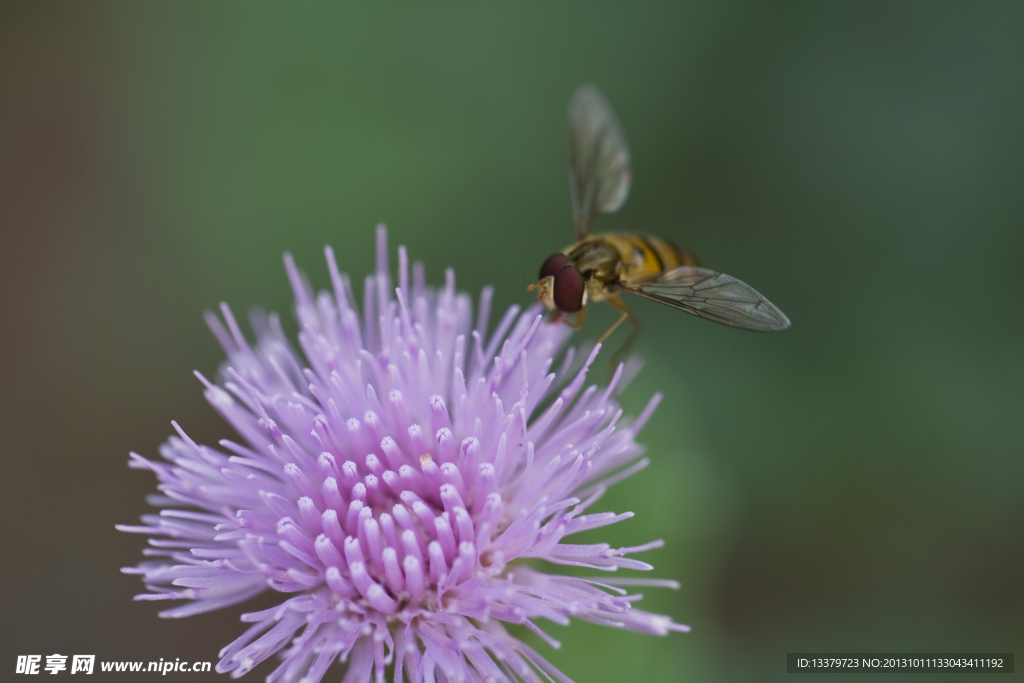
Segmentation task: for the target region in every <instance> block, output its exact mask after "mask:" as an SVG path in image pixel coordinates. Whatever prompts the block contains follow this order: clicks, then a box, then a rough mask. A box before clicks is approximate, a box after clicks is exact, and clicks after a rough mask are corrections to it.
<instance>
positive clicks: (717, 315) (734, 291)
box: [624, 266, 789, 332]
mask: <svg viewBox="0 0 1024 683" xmlns="http://www.w3.org/2000/svg"><path fill="white" fill-rule="evenodd" d="M624 286H625V288H626V290H627V291H630V292H632V293H634V294H639V295H640V296H643V297H646V298H648V299H654V300H655V301H659V302H661V303H663V304H667V305H668V306H672V307H673V308H678V309H680V310H682V311H686V312H687V313H692V314H693V315H698V316H700V317H701V318H706V319H708V320H713V321H715V322H717V323H722V324H724V325H730V326H732V327H739V328H741V329H744V330H754V331H756V332H774V331H777V330H784V329H786V328H787V327H789V318H787V317H786V314H785V313H783V312H782V311H780V310H779V309H778V308H777V307H776V306H775V304H773V303H772V302H770V301H768V299H765V298H764V297H763V296H761V294H759V293H758V292H757V290H755V289H754V288H753V287H751V286H750V285H748V284H746V283H745V282H741V281H740V280H737V279H736V278H734V277H732V276H731V275H726V274H724V273H716V272H715V271H713V270H708V269H707V268H695V267H693V266H682V267H680V268H676V269H674V270H670V271H667V272H664V273H662V274H661V275H659V276H658V277H657V278H656V279H654V280H650V281H648V282H638V283H633V284H626V285H624Z"/></svg>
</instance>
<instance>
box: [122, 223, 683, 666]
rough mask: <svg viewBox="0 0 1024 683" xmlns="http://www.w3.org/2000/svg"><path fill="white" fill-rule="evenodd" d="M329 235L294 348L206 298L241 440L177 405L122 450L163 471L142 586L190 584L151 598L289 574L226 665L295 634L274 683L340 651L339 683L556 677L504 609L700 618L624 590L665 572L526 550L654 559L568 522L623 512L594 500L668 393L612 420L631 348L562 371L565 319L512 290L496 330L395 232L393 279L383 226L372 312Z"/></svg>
mask: <svg viewBox="0 0 1024 683" xmlns="http://www.w3.org/2000/svg"><path fill="white" fill-rule="evenodd" d="M326 255H327V262H328V266H329V268H330V275H331V281H332V283H333V292H331V293H328V292H321V293H320V294H319V295H314V293H313V291H312V289H311V288H310V286H309V284H308V282H307V281H306V280H305V279H304V277H303V276H302V275H301V274H300V273H299V271H298V270H297V269H296V267H295V264H294V262H293V261H292V259H291V256H290V255H285V266H286V268H287V271H288V278H289V280H290V281H291V285H292V288H293V289H294V291H295V298H296V307H297V315H298V321H299V324H300V327H301V331H300V333H299V347H300V348H301V353H300V352H298V351H296V350H295V349H294V348H292V346H291V345H290V344H289V342H288V340H287V339H286V337H285V335H284V333H283V332H282V329H281V325H280V322H279V320H278V319H277V318H276V317H275V316H273V315H271V316H269V317H267V316H262V315H254V317H253V327H254V328H255V331H256V336H257V340H258V341H257V344H256V345H255V346H250V344H249V343H248V342H247V341H246V339H245V337H244V336H243V334H242V331H241V329H240V328H239V326H238V324H237V322H236V321H235V319H234V317H233V316H232V314H231V311H230V310H229V309H228V307H227V306H226V305H222V307H221V313H222V315H223V319H224V320H223V322H222V321H221V320H220V319H219V318H217V317H216V316H214V315H213V314H212V313H209V314H207V322H208V323H209V325H210V327H211V328H212V330H213V332H214V334H215V335H216V337H217V339H218V340H219V341H220V343H221V345H222V346H223V347H224V350H225V351H226V352H227V355H228V363H227V365H226V367H225V369H224V371H223V373H222V383H221V384H220V385H218V384H215V383H213V382H210V381H208V380H207V379H205V378H204V377H203V376H202V375H199V373H196V374H197V376H198V377H199V379H200V381H202V382H203V384H204V385H205V387H206V391H205V395H206V398H207V400H208V401H209V402H210V404H211V405H212V406H213V407H214V409H216V410H217V411H218V412H219V413H220V414H221V415H222V416H223V417H224V419H225V420H227V421H228V423H229V424H230V425H231V426H232V427H233V428H234V429H235V430H236V431H237V433H238V434H239V435H240V436H241V439H240V441H241V442H235V441H229V440H223V441H221V442H220V446H221V449H216V448H212V447H209V446H201V445H199V444H196V443H195V442H194V441H192V439H190V438H189V437H188V436H187V435H186V433H185V432H184V430H182V429H181V428H180V427H179V426H178V425H177V424H174V428H175V430H177V433H178V436H177V437H172V438H171V439H170V440H169V441H168V442H167V443H166V444H164V445H163V446H162V447H161V449H160V454H161V455H162V456H163V458H164V460H166V461H168V462H166V463H165V462H154V461H150V460H147V459H145V458H143V457H141V456H139V455H137V454H135V453H132V454H131V461H130V462H129V464H130V466H131V467H134V468H139V469H148V470H151V471H152V472H154V473H155V474H156V476H157V478H158V479H159V481H160V485H159V489H160V491H161V492H162V495H156V496H152V497H151V499H150V502H151V503H153V504H154V505H156V506H157V507H160V508H163V509H162V510H161V511H160V513H159V514H156V515H145V516H143V518H142V519H143V522H144V526H119V527H118V528H119V529H120V530H121V531H128V532H136V533H144V534H149V535H151V536H155V537H156V538H151V539H150V541H149V543H150V545H151V546H152V547H151V548H148V549H147V550H145V551H144V554H145V555H147V556H150V557H151V558H153V559H150V560H147V561H145V562H142V563H141V564H139V565H138V566H137V567H130V568H125V569H124V570H123V571H124V572H125V573H129V574H140V575H141V576H142V577H143V580H144V581H145V583H146V586H147V588H148V590H149V591H150V592H148V593H145V594H143V595H139V596H137V598H136V599H138V600H180V599H184V600H189V601H190V602H189V603H187V604H184V605H181V606H178V607H175V608H173V609H169V610H166V611H164V612H161V613H160V616H162V617H185V616H189V615H193V614H198V613H201V612H206V611H209V610H214V609H219V608H221V607H226V606H228V605H233V604H236V603H240V602H242V601H244V600H247V599H248V598H251V597H253V596H254V595H256V594H258V593H261V592H263V591H265V590H267V589H268V587H269V588H270V589H272V590H275V591H279V592H280V593H282V594H285V595H286V596H288V597H287V598H286V599H284V600H283V601H282V602H281V604H280V605H278V606H276V607H274V608H271V609H267V610H264V611H261V612H255V613H250V614H243V615H242V621H244V622H249V623H251V624H252V626H251V628H249V629H248V630H247V631H246V632H245V633H244V634H243V635H242V636H241V637H239V638H238V639H237V640H235V641H234V642H233V643H231V644H230V645H228V646H227V647H225V648H224V649H223V650H221V652H220V657H221V659H220V662H219V663H218V664H217V670H218V671H219V672H222V673H224V672H230V673H231V675H232V676H233V677H238V676H241V675H243V674H245V673H246V672H248V671H250V670H251V669H252V668H253V667H255V666H256V665H257V664H259V663H260V662H262V661H263V660H265V659H267V658H268V657H270V656H271V655H274V654H275V653H278V652H280V651H282V650H283V653H282V654H281V658H282V660H283V661H282V663H281V665H280V666H279V667H278V668H277V669H276V670H275V671H274V672H273V673H272V674H270V676H268V677H267V680H268V681H298V680H300V679H301V680H302V681H309V682H315V681H320V680H321V678H322V677H323V676H324V674H325V672H326V671H327V669H328V667H330V665H331V664H332V663H333V662H334V661H336V660H340V661H343V662H347V663H348V672H347V674H346V676H345V679H344V680H345V681H346V683H347V682H350V681H352V682H354V681H369V680H371V678H373V679H375V680H377V681H382V680H384V676H385V668H386V667H393V671H394V674H393V675H394V680H395V681H402V680H404V679H405V678H407V679H408V680H409V681H412V682H419V681H434V680H442V681H500V680H523V681H541V680H542V677H543V679H548V680H551V679H558V680H561V681H567V680H568V679H567V678H566V677H565V676H564V675H563V674H562V673H561V672H559V671H558V670H557V669H556V668H555V667H554V666H552V665H551V664H550V663H548V662H547V661H546V660H545V659H544V658H543V657H541V656H540V655H539V654H538V653H537V652H536V651H534V650H533V649H532V648H530V647H529V646H527V645H526V644H525V643H523V642H522V641H520V640H518V639H517V638H515V637H513V636H512V635H511V634H510V633H509V632H508V631H507V630H506V628H505V624H523V625H525V626H526V627H527V628H529V629H530V630H532V631H533V632H535V633H537V634H538V635H539V636H540V637H541V638H543V639H544V640H545V641H547V642H548V643H549V644H551V645H552V646H554V647H558V643H557V642H556V641H555V640H554V639H553V638H551V637H550V636H549V635H547V634H546V633H545V632H544V631H542V630H541V629H540V627H539V626H538V625H537V623H536V621H537V620H538V619H541V618H543V619H547V620H549V621H553V622H555V623H557V624H567V623H568V622H569V617H570V616H574V617H576V618H578V619H583V620H586V621H591V622H596V623H599V624H605V625H608V626H614V627H620V628H626V629H631V630H635V631H642V632H645V633H651V634H656V635H665V634H667V633H668V632H669V631H686V630H688V628H687V627H686V626H682V625H679V624H675V623H673V622H672V620H671V619H670V618H669V617H666V616H661V615H657V614H651V613H648V612H643V611H640V610H638V609H635V608H634V607H633V605H632V603H633V602H634V601H635V600H637V599H639V597H640V596H639V595H629V594H627V592H626V591H625V590H623V589H622V588H621V586H634V585H655V586H671V585H673V584H674V582H671V581H657V580H642V579H619V580H615V579H613V578H608V579H603V580H598V579H589V578H573V577H568V576H563V575H560V574H552V573H545V572H542V571H539V570H538V569H535V568H533V567H531V566H529V565H528V564H527V563H525V562H524V560H528V559H530V558H535V559H541V560H546V561H547V562H549V563H553V564H555V565H568V566H575V567H587V568H591V569H597V570H605V571H614V570H616V569H619V568H623V569H640V570H648V569H651V566H650V565H648V564H646V563H644V562H641V561H639V560H636V559H632V558H628V557H625V556H626V555H630V554H632V553H636V552H639V551H642V550H646V549H649V548H655V547H658V546H660V545H661V543H660V541H655V542H653V543H647V544H645V545H639V546H636V547H632V548H616V549H613V548H611V547H610V546H609V545H608V544H605V543H598V544H592V545H575V544H571V543H566V542H565V541H566V538H567V537H568V536H570V535H572V534H575V533H578V532H581V531H585V530H588V529H595V528H598V527H601V526H605V525H608V524H613V523H615V522H618V521H621V520H623V519H627V518H629V517H631V516H632V513H630V512H624V513H621V514H614V513H611V512H599V513H591V514H583V513H584V511H586V510H587V509H588V508H590V507H591V506H592V505H593V504H594V503H595V502H596V501H597V500H598V499H599V498H600V497H601V495H602V493H604V491H605V490H606V488H607V487H608V486H610V485H611V484H613V483H614V482H616V481H619V480H621V479H623V478H625V477H627V476H629V475H631V474H633V473H634V472H636V471H637V470H639V469H641V468H642V467H643V466H644V465H645V464H646V460H643V459H639V458H640V456H641V454H642V449H641V447H640V446H639V445H638V444H637V443H636V442H635V441H634V436H635V435H636V433H637V432H638V431H639V430H640V428H641V427H642V426H643V424H644V422H646V421H647V419H648V417H649V416H650V414H651V413H652V411H653V410H654V408H655V406H656V405H657V403H658V400H659V396H657V395H656V396H655V397H654V398H653V399H652V400H651V401H650V403H649V404H648V406H647V408H646V409H645V410H644V411H643V412H642V413H641V414H640V416H639V417H638V418H637V419H636V420H634V421H632V423H629V422H628V421H626V420H622V419H620V418H621V412H622V411H621V410H620V409H619V408H618V407H617V405H616V403H615V400H614V396H615V390H616V387H617V384H618V383H619V382H620V380H622V375H623V367H622V366H619V368H618V371H617V372H616V373H615V375H614V378H613V379H612V380H611V383H610V384H609V386H608V387H606V388H603V389H598V388H597V387H596V386H591V387H589V388H587V389H586V390H584V389H583V387H584V382H585V379H586V375H587V369H588V368H589V367H590V365H591V363H592V362H593V361H594V358H595V356H596V355H597V351H598V349H599V348H600V347H599V346H598V347H595V348H594V349H593V351H592V352H591V353H589V355H587V357H586V360H585V362H584V363H582V367H578V366H579V365H580V364H579V363H573V358H574V351H573V349H571V348H570V349H568V350H566V351H565V353H564V358H563V359H562V360H561V362H560V366H561V368H560V369H559V370H557V371H554V372H553V371H552V366H553V362H554V359H555V357H556V356H557V355H558V354H560V352H561V350H562V349H563V347H564V345H565V343H566V341H567V338H568V336H569V333H570V331H569V328H568V327H566V326H565V325H552V324H547V323H545V322H543V316H542V315H541V312H540V311H539V309H538V308H537V307H531V308H529V309H528V310H527V311H526V312H525V313H523V314H522V315H520V314H519V310H518V308H517V307H515V306H513V307H512V308H511V309H510V310H509V311H508V312H507V313H506V314H505V316H504V317H503V318H502V320H501V322H500V323H499V324H498V327H497V329H496V330H495V331H494V333H493V334H492V335H490V337H489V338H487V337H486V329H487V321H488V315H489V308H490V302H491V296H492V292H491V290H490V289H489V288H488V289H485V290H484V291H483V294H482V295H481V297H480V306H479V310H478V313H477V316H476V323H475V325H473V322H472V317H473V315H472V307H471V301H470V298H469V296H468V295H466V294H464V293H457V292H456V290H455V276H454V273H453V272H452V271H451V270H448V271H447V273H446V282H445V286H444V288H443V289H440V290H433V289H430V288H428V287H426V286H425V283H424V275H423V268H422V264H419V263H417V264H415V265H414V266H413V269H412V271H413V272H412V282H411V283H410V282H409V268H408V260H407V257H406V252H405V250H404V248H401V247H400V248H399V252H398V256H399V268H398V277H399V286H398V287H397V289H395V290H392V289H391V283H390V276H389V270H388V263H387V260H388V259H387V235H386V232H385V230H384V228H383V226H382V227H380V228H378V232H377V269H376V275H374V276H369V277H367V279H366V287H365V290H364V294H365V296H364V301H363V314H362V319H360V315H359V312H358V308H357V306H356V303H355V300H354V297H353V295H352V289H351V287H350V284H349V281H348V279H347V277H346V276H344V275H342V274H340V273H339V272H338V268H337V265H336V264H335V261H334V255H333V253H332V251H331V249H330V248H327V249H326ZM392 292H394V294H396V295H397V299H396V298H394V297H392ZM225 324H226V327H225ZM559 388H560V390H559ZM555 391H557V395H554V392H555ZM549 397H553V401H551V402H550V405H548V406H547V407H546V408H541V407H540V406H541V405H542V403H543V402H544V401H545V399H546V398H549ZM168 463H169V464H168Z"/></svg>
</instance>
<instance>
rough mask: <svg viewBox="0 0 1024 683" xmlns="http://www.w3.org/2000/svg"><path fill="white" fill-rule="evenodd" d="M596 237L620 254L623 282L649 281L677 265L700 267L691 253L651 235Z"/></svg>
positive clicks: (622, 233)
mask: <svg viewBox="0 0 1024 683" xmlns="http://www.w3.org/2000/svg"><path fill="white" fill-rule="evenodd" d="M595 237H598V238H601V239H604V240H605V241H606V242H608V243H609V244H611V245H613V246H614V247H615V249H616V251H618V252H619V259H620V260H621V261H622V272H621V274H620V278H621V279H622V281H623V282H631V281H637V280H650V279H653V278H655V277H657V275H658V274H659V273H663V272H665V271H667V270H673V269H675V268H678V267H679V266H696V265H699V263H698V261H697V257H696V256H694V255H693V253H692V252H690V251H687V250H686V249H681V248H679V247H677V246H676V245H674V244H672V243H671V242H669V241H668V240H665V239H662V238H660V237H655V236H654V235H641V234H639V233H629V232H619V233H606V234H604V235H595Z"/></svg>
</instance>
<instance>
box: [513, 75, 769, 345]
mask: <svg viewBox="0 0 1024 683" xmlns="http://www.w3.org/2000/svg"><path fill="white" fill-rule="evenodd" d="M568 123H569V187H570V190H571V192H572V214H573V222H574V223H575V226H576V243H575V244H573V245H572V246H569V247H567V248H566V249H564V250H563V251H561V252H559V253H557V254H553V255H552V256H550V257H548V259H547V260H546V261H544V264H543V265H542V266H541V269H540V281H539V282H535V283H533V284H531V285H530V286H529V289H531V290H534V289H537V290H540V291H539V294H538V296H537V300H538V301H541V302H543V304H544V306H545V307H547V308H548V310H551V311H555V316H556V318H561V317H562V316H563V315H564V314H566V313H576V323H575V325H573V326H572V327H574V328H575V329H576V330H579V329H581V328H582V327H583V320H584V318H585V316H586V312H587V304H588V303H589V302H591V301H607V302H608V303H610V304H611V305H612V306H614V307H615V308H616V309H617V310H618V311H619V312H620V313H622V316H621V317H620V318H619V319H618V321H617V322H616V323H615V324H614V325H612V326H611V328H610V329H609V330H608V331H607V332H605V333H604V335H602V336H601V338H600V339H599V340H598V341H599V342H601V341H604V340H605V339H606V338H607V337H608V335H610V334H611V333H612V332H613V331H614V330H615V328H617V327H618V326H619V325H621V324H622V322H623V321H625V320H629V322H630V324H631V325H632V326H633V336H635V335H636V333H637V332H638V331H639V329H640V324H639V321H637V319H636V318H635V317H634V316H633V314H632V313H631V312H630V310H629V308H627V306H626V304H625V303H624V302H623V301H622V299H621V298H620V296H619V294H620V292H629V293H631V294H636V295H638V296H642V297H644V298H646V299H653V300H654V301H658V302H660V303H663V304H666V305H668V306H671V307H673V308H676V309H679V310H681V311H685V312H687V313H690V314H691V315H696V316H699V317H701V318H705V319H707V320H713V321H715V322H717V323H722V324H724V325H730V326H732V327H738V328H740V329H744V330H755V331H758V332H773V331H776V330H784V329H786V328H787V327H789V318H787V317H786V315H785V314H784V313H783V312H782V311H780V310H779V309H778V308H776V307H775V305H774V304H772V303H771V302H770V301H768V300H767V299H766V298H764V297H763V296H761V295H760V294H759V293H758V292H757V291H756V290H755V289H754V288H753V287H751V286H750V285H748V284H746V283H744V282H741V281H739V280H737V279H736V278H734V277H732V276H731V275H726V274H724V273H718V272H715V271H713V270H709V269H707V268H702V267H700V264H699V262H698V261H697V257H696V256H694V255H693V254H692V253H691V252H689V251H687V250H686V249H680V248H679V247H677V246H675V245H674V244H672V243H671V242H669V241H668V240H664V239H661V238H660V237H654V236H653V235H643V234H639V233H623V232H620V233H594V234H591V233H590V226H591V224H592V223H593V222H594V219H595V218H596V217H597V214H598V213H599V212H606V213H610V212H613V211H617V210H618V209H619V207H621V206H622V204H623V203H624V202H625V201H626V196H627V195H628V194H629V180H630V166H629V148H628V146H627V145H626V138H625V136H624V135H623V133H622V129H621V128H620V127H619V122H618V120H617V119H616V118H615V113H614V112H613V111H612V109H611V107H610V106H609V105H608V103H607V102H606V101H605V99H604V97H603V96H602V95H601V93H600V92H599V91H598V90H597V88H594V87H593V86H588V85H584V86H582V87H581V88H579V89H578V90H577V91H576V93H575V94H574V95H573V97H572V99H571V100H570V102H569V112H568ZM633 336H631V337H630V340H629V342H631V341H632V339H633ZM629 342H627V346H628V345H629ZM623 350H625V349H623ZM616 355H618V354H616Z"/></svg>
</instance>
